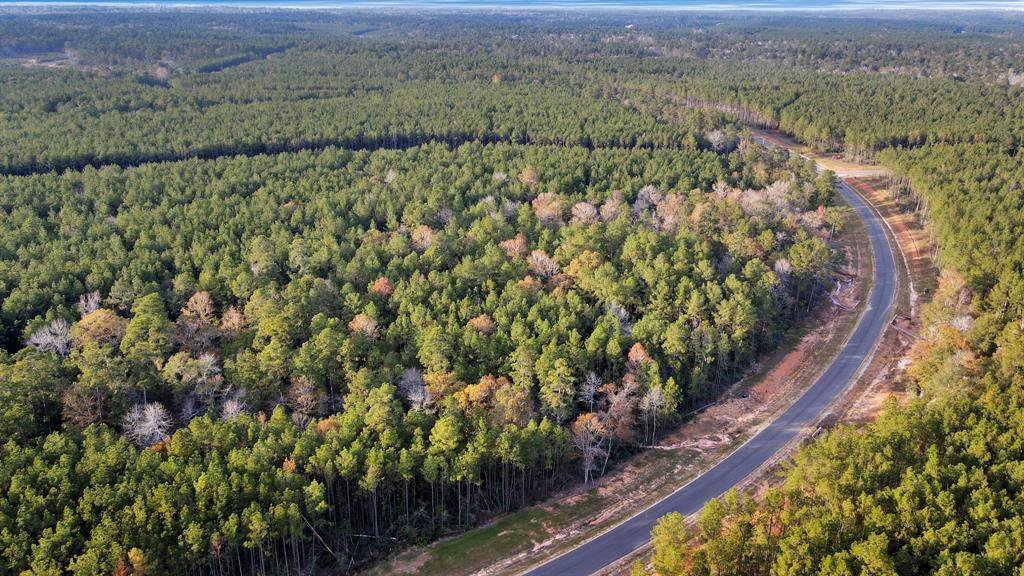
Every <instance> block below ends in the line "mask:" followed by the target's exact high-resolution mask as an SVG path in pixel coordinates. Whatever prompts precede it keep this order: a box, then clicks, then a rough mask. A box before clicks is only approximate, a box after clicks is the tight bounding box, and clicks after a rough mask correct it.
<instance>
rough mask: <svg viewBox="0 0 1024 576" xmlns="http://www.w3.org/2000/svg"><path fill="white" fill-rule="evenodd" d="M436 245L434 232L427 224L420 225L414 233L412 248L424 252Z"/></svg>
mask: <svg viewBox="0 0 1024 576" xmlns="http://www.w3.org/2000/svg"><path fill="white" fill-rule="evenodd" d="M433 243H434V230H433V229H432V228H431V227H430V226H427V225H426V224H420V225H419V226H417V227H416V228H414V229H413V231H412V247H413V248H414V249H415V250H416V251H417V252H423V251H425V250H426V249H427V248H430V245H431V244H433Z"/></svg>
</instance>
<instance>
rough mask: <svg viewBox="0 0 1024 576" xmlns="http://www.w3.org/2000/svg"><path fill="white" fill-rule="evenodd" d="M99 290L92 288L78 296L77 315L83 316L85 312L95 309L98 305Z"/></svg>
mask: <svg viewBox="0 0 1024 576" xmlns="http://www.w3.org/2000/svg"><path fill="white" fill-rule="evenodd" d="M100 300H101V298H100V291H99V290H93V291H92V292H86V293H85V294H82V295H81V296H79V297H78V315H79V316H85V315H86V314H88V313H90V312H93V311H95V310H96V309H98V308H99V307H100Z"/></svg>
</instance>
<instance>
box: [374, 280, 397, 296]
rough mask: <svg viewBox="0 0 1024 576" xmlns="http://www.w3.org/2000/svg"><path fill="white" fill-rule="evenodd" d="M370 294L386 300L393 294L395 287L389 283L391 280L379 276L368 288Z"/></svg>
mask: <svg viewBox="0 0 1024 576" xmlns="http://www.w3.org/2000/svg"><path fill="white" fill-rule="evenodd" d="M370 293H371V294H374V295H376V296H379V297H381V298H382V299H384V300H387V299H388V298H391V295H392V294H394V293H395V285H394V284H392V283H391V280H388V278H387V276H381V277H380V278H377V279H376V280H374V281H373V285H372V286H370Z"/></svg>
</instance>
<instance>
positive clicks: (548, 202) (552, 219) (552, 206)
mask: <svg viewBox="0 0 1024 576" xmlns="http://www.w3.org/2000/svg"><path fill="white" fill-rule="evenodd" d="M531 205H532V206H533V213H534V215H536V216H537V219H538V220H540V222H541V224H543V225H545V226H556V225H559V224H561V223H562V200H561V198H559V197H558V194H555V193H554V192H544V193H543V194H538V195H537V197H536V198H534V199H533V202H531Z"/></svg>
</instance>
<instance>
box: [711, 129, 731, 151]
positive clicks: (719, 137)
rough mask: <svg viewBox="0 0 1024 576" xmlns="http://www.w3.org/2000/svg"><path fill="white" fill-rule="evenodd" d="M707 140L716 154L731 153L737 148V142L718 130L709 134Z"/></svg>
mask: <svg viewBox="0 0 1024 576" xmlns="http://www.w3.org/2000/svg"><path fill="white" fill-rule="evenodd" d="M707 139H708V144H710V145H711V149H712V150H714V151H715V152H719V153H722V152H729V151H730V150H732V149H733V148H735V147H736V141H735V140H733V139H731V138H729V137H728V136H727V135H726V134H725V132H722V131H721V130H719V129H717V128H716V129H715V130H712V131H711V132H708V133H707Z"/></svg>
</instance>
